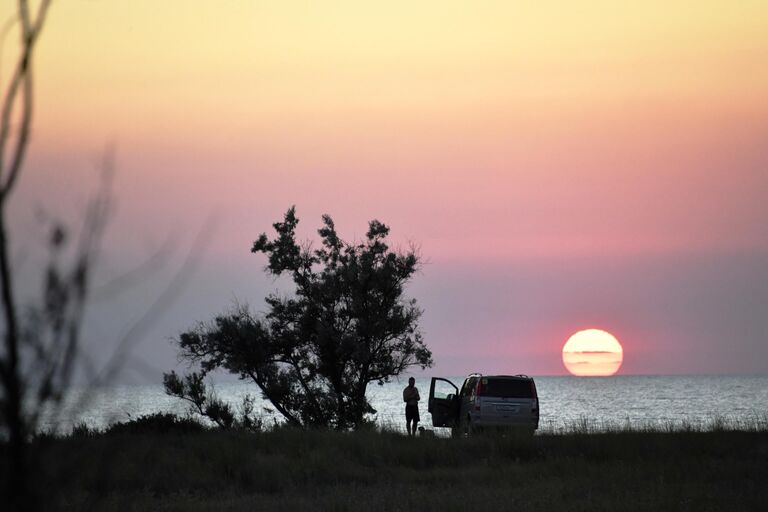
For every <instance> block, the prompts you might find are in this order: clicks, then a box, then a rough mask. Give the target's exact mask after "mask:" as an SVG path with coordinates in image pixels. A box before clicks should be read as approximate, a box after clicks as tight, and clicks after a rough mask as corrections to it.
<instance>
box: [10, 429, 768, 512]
mask: <svg viewBox="0 0 768 512" xmlns="http://www.w3.org/2000/svg"><path fill="white" fill-rule="evenodd" d="M5 449H6V447H2V450H3V451H5ZM31 452H32V453H33V454H34V455H35V457H34V459H35V460H36V461H37V462H36V466H35V468H34V471H35V475H36V478H35V482H36V488H37V489H38V490H39V493H38V495H39V497H40V499H41V502H40V504H39V505H40V506H41V508H43V509H45V510H57V509H58V510H61V509H67V510H291V509H305V510H310V509H311V510H359V509H361V508H365V509H366V510H368V511H375V510H382V511H394V510H424V511H429V510H435V511H446V510H466V509H470V508H472V509H476V510H491V509H498V510H511V509H514V510H696V511H702V510H759V509H764V508H763V507H764V503H765V502H766V498H768V492H767V491H766V488H765V485H764V484H765V482H766V481H768V432H766V431H765V430H762V431H733V430H714V431H707V432H698V431H687V432H686V431H678V432H651V431H644V432H631V431H625V432H609V433H600V434H596V433H580V432H571V433H569V434H558V435H536V436H534V437H532V438H531V437H527V438H526V437H515V436H503V437H502V436H495V435H484V436H479V437H475V438H463V439H450V438H440V437H428V436H424V437H416V438H408V437H405V436H402V435H400V434H397V433H388V432H379V431H374V430H371V431H362V432H355V433H338V432H328V431H302V430H297V429H274V430H272V431H267V432H256V433H246V432H242V431H241V432H236V431H229V432H226V431H220V430H210V429H208V428H205V427H203V426H201V425H200V424H198V423H196V422H195V421H192V420H183V421H181V420H172V419H170V418H169V417H165V418H163V417H154V418H153V419H144V420H141V421H138V422H132V423H128V424H122V425H117V426H115V427H112V428H111V429H110V430H108V431H107V432H101V433H94V432H92V431H89V430H88V429H85V428H80V429H76V430H75V431H74V432H73V433H72V435H71V436H68V437H66V438H55V437H48V436H43V437H40V438H38V439H36V440H35V441H34V442H33V445H32V448H31ZM5 455H6V454H5V453H2V458H1V459H0V460H2V461H3V462H2V472H3V473H6V472H7V471H8V467H7V465H6V464H7V462H6V461H7V457H6V456H5ZM5 476H7V475H5V474H4V475H3V477H5Z"/></svg>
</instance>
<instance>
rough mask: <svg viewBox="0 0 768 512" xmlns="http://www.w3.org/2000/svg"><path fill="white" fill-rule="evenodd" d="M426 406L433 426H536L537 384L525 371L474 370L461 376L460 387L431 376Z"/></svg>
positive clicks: (470, 429)
mask: <svg viewBox="0 0 768 512" xmlns="http://www.w3.org/2000/svg"><path fill="white" fill-rule="evenodd" d="M440 388H442V389H443V392H442V393H441V392H440V390H439V389H440ZM453 390H455V392H451V391H453ZM428 409H429V412H430V413H432V425H433V426H435V427H451V428H453V429H454V430H455V431H458V432H466V433H471V432H474V431H476V430H478V429H482V428H484V427H500V428H503V427H517V428H522V429H527V430H530V431H534V430H536V429H537V428H539V399H538V394H537V392H536V384H535V383H534V381H533V379H532V378H531V377H528V376H527V375H481V374H478V373H475V374H472V375H469V376H467V378H465V379H464V383H463V384H462V385H461V389H459V388H458V387H457V386H456V385H455V384H454V383H453V382H451V381H450V380H448V379H443V378H440V377H433V378H432V382H431V384H430V386H429V403H428Z"/></svg>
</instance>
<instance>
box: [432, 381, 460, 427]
mask: <svg viewBox="0 0 768 512" xmlns="http://www.w3.org/2000/svg"><path fill="white" fill-rule="evenodd" d="M427 410H428V411H429V412H430V413H432V426H433V427H452V426H454V425H455V424H456V421H457V420H458V418H459V388H457V387H456V384H454V383H453V382H451V381H449V380H447V379H441V378H440V377H432V382H431V383H430V385H429V402H427Z"/></svg>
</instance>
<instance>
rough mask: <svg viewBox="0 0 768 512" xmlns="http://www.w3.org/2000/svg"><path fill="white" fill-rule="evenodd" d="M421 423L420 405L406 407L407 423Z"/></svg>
mask: <svg viewBox="0 0 768 512" xmlns="http://www.w3.org/2000/svg"><path fill="white" fill-rule="evenodd" d="M411 420H413V421H421V418H419V406H418V405H406V406H405V421H411Z"/></svg>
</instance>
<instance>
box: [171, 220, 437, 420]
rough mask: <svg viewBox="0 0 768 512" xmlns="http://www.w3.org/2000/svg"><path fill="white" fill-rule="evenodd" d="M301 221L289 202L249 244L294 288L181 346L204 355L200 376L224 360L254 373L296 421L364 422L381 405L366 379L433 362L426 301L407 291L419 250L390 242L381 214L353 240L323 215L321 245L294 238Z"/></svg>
mask: <svg viewBox="0 0 768 512" xmlns="http://www.w3.org/2000/svg"><path fill="white" fill-rule="evenodd" d="M298 222H299V220H298V219H297V218H296V212H295V208H291V209H289V210H288V211H287V213H286V214H285V217H284V219H283V221H282V222H277V223H275V224H274V228H275V231H276V235H275V237H274V238H273V239H270V238H269V237H268V236H267V235H266V234H262V235H261V236H259V238H258V239H257V240H256V241H255V242H254V244H253V247H252V249H251V252H253V253H262V254H264V255H266V256H267V257H268V264H267V267H266V272H267V273H269V274H271V275H273V276H282V275H287V276H289V277H290V278H291V280H292V281H293V285H294V293H293V295H292V296H282V295H279V294H277V293H275V294H270V295H268V296H267V297H266V299H265V300H266V304H267V307H268V311H267V312H266V313H265V314H264V315H259V316H257V315H255V314H253V313H252V312H251V310H250V309H249V308H248V307H247V306H246V307H243V306H237V307H235V308H234V309H233V310H231V311H230V312H228V313H226V314H223V315H220V316H217V317H216V318H214V319H213V320H212V321H210V322H204V323H200V324H198V325H197V326H196V327H195V328H194V329H192V330H190V331H188V332H185V333H183V334H182V335H181V336H180V337H179V338H178V340H177V341H178V345H179V348H180V355H181V358H182V359H185V360H187V361H189V362H193V363H197V364H198V365H199V367H200V373H199V374H197V377H196V378H200V376H201V375H202V376H204V375H205V374H207V373H208V372H210V371H212V370H215V369H219V368H221V369H225V370H227V371H229V372H231V373H234V374H236V375H238V376H239V377H240V378H242V379H250V380H252V381H253V382H254V383H255V384H256V385H257V386H258V387H259V389H260V390H261V392H262V395H263V397H264V398H265V399H267V400H269V401H270V402H271V403H272V405H273V406H274V407H275V409H276V410H277V411H278V412H279V413H280V414H282V416H283V417H284V418H285V419H286V420H287V421H288V422H289V423H291V424H294V425H298V426H306V427H310V426H329V427H333V428H337V429H346V428H354V427H358V426H360V425H361V424H362V423H363V422H364V420H365V416H366V414H369V413H374V412H375V411H374V409H373V408H372V407H371V405H370V403H369V401H368V399H367V397H366V389H367V387H368V384H369V383H371V382H377V383H379V384H383V383H384V382H387V381H389V379H390V378H391V377H393V376H396V375H399V374H401V373H402V372H403V371H405V370H406V369H408V368H410V367H421V368H422V369H423V368H426V367H428V366H431V364H432V354H431V352H430V351H429V349H428V348H427V346H426V345H425V343H424V340H423V338H422V335H421V332H420V330H419V327H418V320H419V317H420V316H421V313H422V311H421V309H420V308H419V307H418V305H417V303H416V300H415V299H408V298H405V297H404V288H405V286H406V284H407V283H408V282H409V281H410V279H411V278H412V277H413V275H414V273H415V272H417V271H418V269H419V265H420V258H419V256H418V254H417V253H416V251H415V250H414V249H413V248H411V249H410V250H408V251H407V252H400V251H394V250H391V249H390V248H389V246H388V245H387V243H386V238H387V236H388V234H389V228H388V227H387V226H385V225H384V224H382V223H381V222H379V221H377V220H373V221H371V222H370V223H369V225H368V232H367V233H366V236H365V238H364V239H363V240H362V241H359V242H355V243H349V242H346V241H344V240H342V239H341V238H340V237H339V236H338V234H337V232H336V227H335V225H334V223H333V220H332V219H331V217H330V216H328V215H325V216H323V227H322V228H321V229H319V230H318V234H319V235H320V238H321V241H322V244H321V246H320V247H319V248H317V249H313V248H312V247H311V245H309V244H304V245H300V244H299V243H298V242H297V240H296V226H297V225H298ZM168 375H170V374H168ZM168 378H169V377H168V376H166V381H168ZM178 380H179V378H178V377H177V378H176V381H178ZM171 382H173V379H172V380H171ZM166 391H168V392H169V393H171V392H172V391H173V390H169V389H168V388H167V389H166ZM175 391H176V392H175V393H171V394H175V395H176V396H180V395H179V393H178V391H179V387H178V386H177V387H176V389H175Z"/></svg>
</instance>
